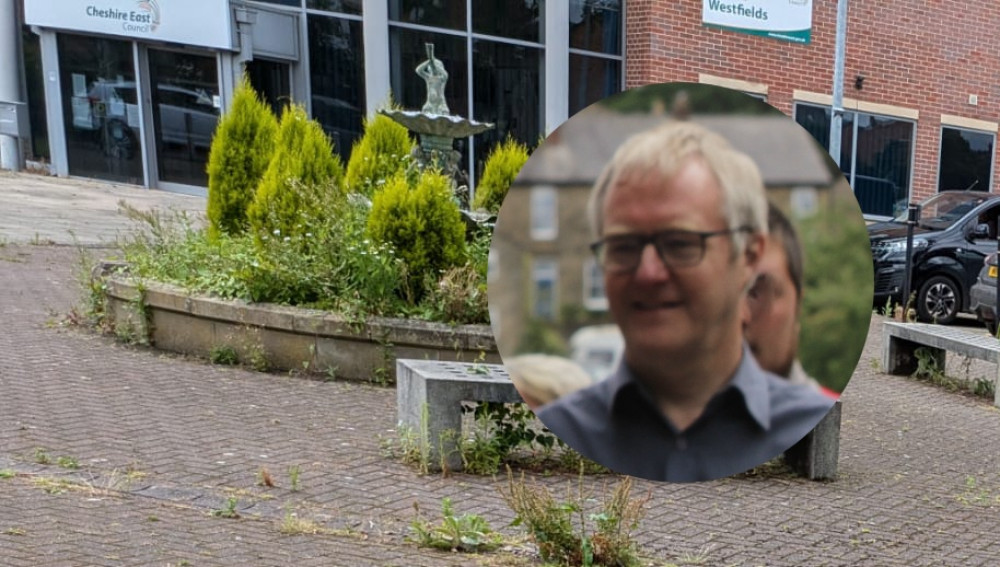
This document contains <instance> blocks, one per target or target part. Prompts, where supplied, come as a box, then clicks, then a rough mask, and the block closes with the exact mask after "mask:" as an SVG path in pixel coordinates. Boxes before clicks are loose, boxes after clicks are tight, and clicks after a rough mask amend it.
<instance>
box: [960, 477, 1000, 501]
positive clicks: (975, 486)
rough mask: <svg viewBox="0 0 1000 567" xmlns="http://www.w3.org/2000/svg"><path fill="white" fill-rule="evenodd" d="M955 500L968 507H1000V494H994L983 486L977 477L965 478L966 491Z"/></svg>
mask: <svg viewBox="0 0 1000 567" xmlns="http://www.w3.org/2000/svg"><path fill="white" fill-rule="evenodd" d="M955 500H957V501H959V502H961V503H962V504H965V505H966V506H982V507H993V506H997V505H1000V494H993V491H992V490H990V489H989V488H987V487H985V486H983V485H982V484H981V483H980V482H979V481H977V480H976V477H974V476H972V475H968V476H966V477H965V491H964V492H962V494H959V495H958V496H956V497H955Z"/></svg>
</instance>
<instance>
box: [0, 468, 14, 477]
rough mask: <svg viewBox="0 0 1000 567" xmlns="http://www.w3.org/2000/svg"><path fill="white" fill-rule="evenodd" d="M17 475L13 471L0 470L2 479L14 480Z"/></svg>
mask: <svg viewBox="0 0 1000 567" xmlns="http://www.w3.org/2000/svg"><path fill="white" fill-rule="evenodd" d="M15 476H17V473H16V472H14V471H13V470H11V469H0V478H4V479H5V478H14V477H15Z"/></svg>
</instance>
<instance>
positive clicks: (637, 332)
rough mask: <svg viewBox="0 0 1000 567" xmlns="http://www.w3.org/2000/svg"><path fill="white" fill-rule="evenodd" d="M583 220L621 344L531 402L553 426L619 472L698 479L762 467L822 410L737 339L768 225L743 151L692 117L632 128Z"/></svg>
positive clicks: (818, 401) (821, 400) (823, 403)
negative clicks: (597, 371)
mask: <svg viewBox="0 0 1000 567" xmlns="http://www.w3.org/2000/svg"><path fill="white" fill-rule="evenodd" d="M590 220H591V226H592V229H593V231H594V233H595V236H596V238H597V240H596V242H595V243H594V245H593V250H594V252H595V253H596V254H597V257H598V259H599V261H600V263H601V266H602V267H603V270H604V283H605V290H606V294H607V297H608V305H609V309H610V311H611V315H612V316H613V318H614V320H615V322H616V323H617V324H618V327H619V328H620V329H621V332H622V335H623V337H624V340H625V353H624V356H623V361H622V364H621V365H620V366H619V368H618V369H617V370H616V371H615V372H614V373H613V374H612V375H611V376H610V377H609V378H607V379H606V380H604V381H602V382H599V383H597V384H595V385H593V386H590V387H588V388H585V389H583V390H579V391H576V392H574V393H572V394H570V395H568V396H564V397H562V398H559V399H558V400H556V401H554V402H552V403H550V404H547V405H546V406H544V407H542V408H539V410H538V412H537V413H538V417H539V418H540V419H541V420H542V422H543V423H544V424H545V425H546V426H547V427H548V428H549V429H551V430H552V432H554V433H555V434H556V435H558V436H559V437H560V438H562V439H563V441H565V442H566V443H568V444H569V445H570V446H571V447H573V448H574V449H576V450H578V451H579V452H580V453H582V454H583V455H584V456H586V457H588V458H590V459H593V460H595V461H597V462H599V463H601V464H603V465H605V466H607V467H608V468H610V469H612V470H615V471H617V472H620V473H625V474H629V475H634V476H639V477H643V478H647V479H653V480H669V481H699V480H709V479H714V478H720V477H723V476H727V475H730V474H734V473H737V472H741V471H744V470H747V469H749V468H752V467H754V466H757V465H759V464H761V463H764V462H765V461H767V460H768V459H770V458H772V457H775V456H777V455H778V454H779V453H781V452H782V451H783V450H785V449H787V448H788V447H790V446H791V445H792V444H794V443H795V442H796V441H798V440H799V439H801V438H802V437H803V436H804V435H805V434H806V433H808V432H809V431H810V430H811V429H812V428H813V426H815V425H816V423H817V422H819V420H820V419H821V418H822V417H823V415H825V414H826V412H827V411H828V410H829V409H830V407H831V405H832V403H833V402H832V400H829V399H827V398H825V397H823V396H822V395H820V394H818V393H817V392H815V391H814V390H812V389H810V388H806V387H803V386H799V385H794V384H791V383H789V382H788V381H786V380H783V379H781V378H779V377H777V376H775V375H774V374H771V373H769V372H766V371H764V370H761V368H760V367H759V366H758V365H757V362H756V361H755V360H754V358H753V356H752V355H751V354H750V350H749V347H747V346H746V344H745V342H744V340H743V327H742V323H743V313H744V309H745V308H746V306H745V304H744V302H745V301H746V292H747V290H748V288H749V287H750V285H751V284H752V283H753V281H754V279H755V277H756V270H757V265H758V263H759V261H760V258H761V255H762V254H763V251H764V246H765V241H766V233H767V200H766V198H765V195H764V187H763V183H762V181H761V177H760V173H759V171H758V170H757V167H756V165H755V164H754V163H753V161H752V160H750V158H749V157H747V156H746V155H744V154H742V153H740V152H738V151H736V150H734V149H733V148H732V147H731V146H730V145H729V144H728V142H726V141H725V140H724V139H723V138H721V137H720V136H718V135H716V134H714V133H712V132H709V131H708V130H705V129H704V128H702V127H700V126H698V125H696V124H694V123H690V122H671V123H668V124H666V125H664V126H661V127H658V128H656V129H654V130H650V131H647V132H643V133H640V134H638V135H636V136H633V137H632V138H630V139H629V140H628V141H626V142H625V143H624V144H623V145H622V146H621V147H620V148H619V149H618V151H617V152H616V153H615V155H614V157H613V158H612V159H611V162H610V163H609V164H608V165H607V166H606V167H605V169H604V171H603V172H602V174H601V176H600V177H599V178H598V180H597V182H596V183H595V185H594V188H593V190H592V193H591V199H590Z"/></svg>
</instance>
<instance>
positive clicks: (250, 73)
mask: <svg viewBox="0 0 1000 567" xmlns="http://www.w3.org/2000/svg"><path fill="white" fill-rule="evenodd" d="M246 69H247V77H249V79H250V86H252V87H253V89H254V90H255V91H257V94H259V95H260V98H261V99H262V100H263V101H264V102H266V103H267V104H268V105H269V106H270V107H271V110H272V111H273V112H274V115H275V116H281V111H282V110H283V109H284V108H285V105H287V104H288V103H289V102H290V101H291V99H292V83H291V67H290V66H289V65H288V63H279V62H277V61H269V60H267V59H254V60H253V61H248V62H247V66H246Z"/></svg>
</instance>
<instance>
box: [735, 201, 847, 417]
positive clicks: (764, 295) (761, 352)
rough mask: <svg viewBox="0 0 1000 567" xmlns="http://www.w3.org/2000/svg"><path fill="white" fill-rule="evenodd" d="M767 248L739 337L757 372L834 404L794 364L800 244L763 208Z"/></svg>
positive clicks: (784, 221) (788, 226) (774, 210)
mask: <svg viewBox="0 0 1000 567" xmlns="http://www.w3.org/2000/svg"><path fill="white" fill-rule="evenodd" d="M767 224H768V243H767V246H766V248H765V249H764V255H763V256H762V257H761V260H760V263H759V264H758V265H757V271H758V275H757V279H756V281H755V282H754V284H753V287H751V288H750V291H749V292H748V293H747V302H746V305H747V312H746V313H745V319H744V324H743V333H744V335H745V336H746V340H747V344H749V345H750V350H751V352H753V354H754V357H756V359H757V363H758V364H760V366H761V368H763V369H764V370H768V371H770V372H773V373H775V374H777V375H779V376H783V377H785V378H787V379H788V380H789V381H790V382H792V383H795V384H805V385H808V386H810V387H812V388H813V389H815V390H817V391H819V392H822V393H823V394H824V395H826V396H828V397H830V398H833V399H837V398H839V397H840V395H839V394H837V392H834V391H833V390H830V389H829V388H826V387H824V386H822V385H821V384H820V383H819V382H817V381H816V380H815V379H814V378H812V377H811V376H809V375H807V374H806V372H805V370H804V369H803V368H802V364H801V362H800V361H799V359H798V350H799V331H800V327H801V326H800V324H799V316H800V315H801V311H802V274H803V259H802V258H803V257H802V245H801V243H800V241H799V236H798V233H797V232H796V230H795V227H794V226H793V225H792V223H791V221H789V220H788V217H786V216H785V214H784V213H782V212H781V209H779V208H778V207H777V206H775V205H774V203H768V212H767Z"/></svg>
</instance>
